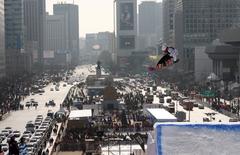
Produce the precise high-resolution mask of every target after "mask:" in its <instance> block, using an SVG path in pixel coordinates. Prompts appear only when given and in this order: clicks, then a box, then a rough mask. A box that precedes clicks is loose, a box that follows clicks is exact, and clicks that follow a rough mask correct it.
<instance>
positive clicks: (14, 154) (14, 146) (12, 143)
mask: <svg viewBox="0 0 240 155" xmlns="http://www.w3.org/2000/svg"><path fill="white" fill-rule="evenodd" d="M8 148H9V155H19V148H18V143H17V141H16V140H15V136H14V135H11V137H10V140H9V142H8Z"/></svg>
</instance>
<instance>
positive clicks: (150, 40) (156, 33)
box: [138, 1, 162, 49]
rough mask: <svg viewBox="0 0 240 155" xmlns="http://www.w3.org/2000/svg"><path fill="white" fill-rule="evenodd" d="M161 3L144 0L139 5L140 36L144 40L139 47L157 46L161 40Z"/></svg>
mask: <svg viewBox="0 0 240 155" xmlns="http://www.w3.org/2000/svg"><path fill="white" fill-rule="evenodd" d="M161 20H162V12H161V3H156V2H154V1H144V2H142V3H141V4H140V5H139V33H138V35H139V38H140V39H141V40H143V42H142V43H141V44H139V46H140V48H139V49H144V48H146V47H156V45H157V43H158V42H159V41H160V40H161V38H162V37H161V29H162V22H161Z"/></svg>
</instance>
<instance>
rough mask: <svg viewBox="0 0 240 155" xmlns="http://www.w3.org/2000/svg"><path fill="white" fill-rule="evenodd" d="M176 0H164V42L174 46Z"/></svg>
mask: <svg viewBox="0 0 240 155" xmlns="http://www.w3.org/2000/svg"><path fill="white" fill-rule="evenodd" d="M175 4H176V0H163V1H162V18H163V42H164V43H166V44H168V45H169V46H174V13H175Z"/></svg>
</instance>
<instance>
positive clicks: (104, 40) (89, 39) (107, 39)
mask: <svg viewBox="0 0 240 155" xmlns="http://www.w3.org/2000/svg"><path fill="white" fill-rule="evenodd" d="M113 39H114V38H113V34H112V33H111V32H99V33H88V34H86V40H85V50H86V51H85V52H86V53H85V55H87V56H88V57H89V58H90V61H91V62H92V63H95V62H96V61H97V59H98V56H99V54H100V53H101V52H102V51H108V52H109V53H112V52H113ZM109 59H111V58H109Z"/></svg>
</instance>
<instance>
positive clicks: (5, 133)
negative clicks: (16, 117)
mask: <svg viewBox="0 0 240 155" xmlns="http://www.w3.org/2000/svg"><path fill="white" fill-rule="evenodd" d="M2 134H3V135H5V137H7V136H8V135H9V134H10V132H9V130H6V129H4V130H2Z"/></svg>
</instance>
